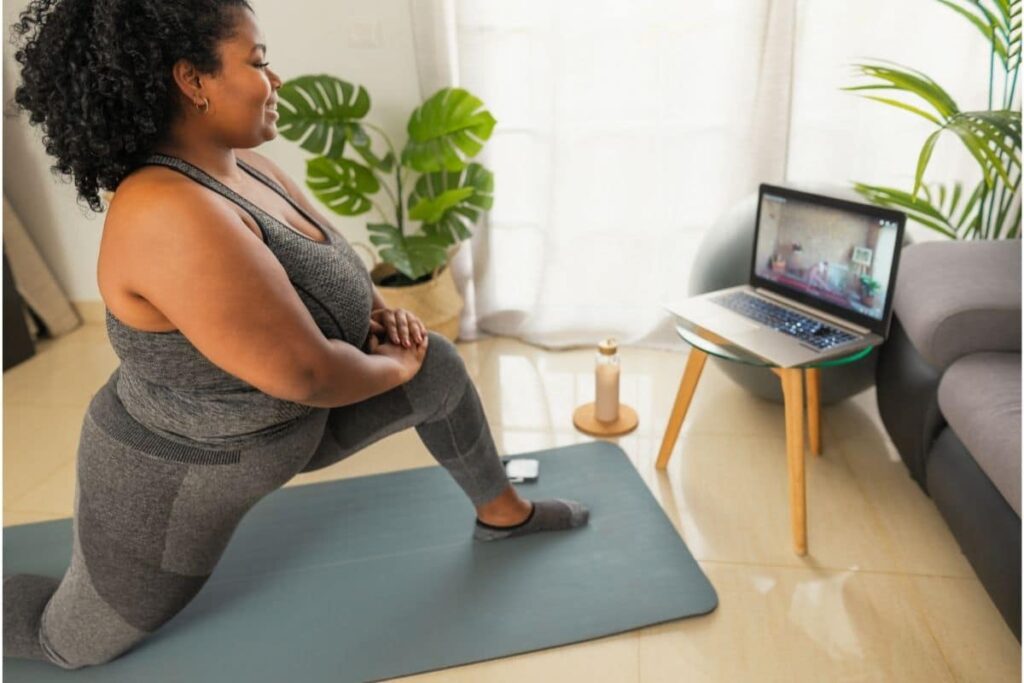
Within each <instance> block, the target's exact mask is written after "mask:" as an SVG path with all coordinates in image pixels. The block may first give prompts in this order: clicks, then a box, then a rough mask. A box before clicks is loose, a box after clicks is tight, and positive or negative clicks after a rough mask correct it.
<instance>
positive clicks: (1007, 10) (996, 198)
mask: <svg viewBox="0 0 1024 683" xmlns="http://www.w3.org/2000/svg"><path fill="white" fill-rule="evenodd" d="M938 2H940V3H942V4H943V5H945V6H946V7H948V8H949V9H952V10H953V11H955V12H957V14H959V15H960V16H961V17H963V18H964V19H965V20H966V21H969V22H970V23H971V24H972V25H973V26H974V27H975V28H977V29H978V30H979V31H980V32H981V33H982V35H984V36H985V39H986V40H987V41H988V43H989V47H990V50H989V68H988V108H987V109H981V110H974V111H964V110H962V109H961V108H960V106H959V105H958V104H957V103H956V101H955V100H954V99H953V97H952V96H951V95H950V94H949V93H948V92H947V91H946V90H945V89H943V88H942V87H941V86H940V85H939V84H938V83H936V82H935V81H934V80H932V79H931V78H929V77H928V76H926V75H925V74H923V73H921V72H920V71H917V70H915V69H909V68H906V67H903V66H900V65H897V64H892V63H890V62H877V63H872V64H856V65H854V68H855V69H856V70H857V72H858V73H859V75H861V76H863V77H866V78H867V79H869V82H868V83H865V84H862V85H855V86H851V87H847V88H844V90H851V91H856V92H859V93H865V94H864V96H865V97H867V98H869V99H872V100H876V101H878V102H882V103H883V104H886V105H890V106H893V107H898V108H899V109H902V110H903V111H906V112H909V113H911V114H914V115H915V116H920V117H922V118H924V119H927V120H928V121H929V122H931V123H932V124H933V125H934V126H935V130H934V131H933V132H932V133H931V134H930V135H929V136H928V137H927V138H926V139H925V141H924V144H923V145H922V147H921V152H920V154H919V155H918V159H917V170H916V173H915V175H914V187H913V189H911V190H910V191H909V192H908V191H907V190H904V189H899V188H892V187H881V186H878V185H869V184H866V183H855V184H854V188H855V189H856V190H857V191H858V192H860V193H861V194H862V195H863V196H864V197H866V198H867V199H869V200H870V201H873V202H875V203H876V204H880V205H882V206H889V207H893V208H896V209H900V210H902V211H905V212H906V213H907V216H908V217H909V218H911V219H913V220H914V221H916V222H917V223H920V224H921V225H923V226H925V227H928V228H931V229H933V230H935V231H937V232H939V233H942V234H943V235H945V236H947V237H950V238H954V239H957V238H959V239H972V238H978V239H998V238H1002V237H1005V238H1014V237H1016V238H1019V237H1020V228H1019V226H1020V217H1021V216H1020V207H1021V204H1020V176H1021V160H1020V151H1021V144H1020V136H1021V118H1020V108H1019V106H1018V107H1017V108H1016V109H1014V104H1015V102H1016V100H1015V97H1014V96H1015V94H1016V91H1017V75H1018V72H1019V71H1020V50H1021V0H938ZM895 96H900V97H901V99H896V98H895ZM943 134H946V135H953V136H955V137H956V138H957V139H959V141H960V142H961V143H962V144H963V146H964V148H965V149H966V150H967V152H968V153H969V154H970V155H971V156H972V157H973V158H974V160H975V161H976V162H977V164H978V169H979V170H980V172H981V178H980V180H979V181H978V182H977V184H976V185H974V186H973V187H968V188H965V187H964V186H963V185H962V184H961V183H958V182H957V183H945V184H942V183H925V182H924V174H925V170H926V169H927V167H928V163H929V161H930V160H931V157H932V152H933V150H934V149H935V145H936V143H937V142H938V141H939V138H940V137H942V136H943Z"/></svg>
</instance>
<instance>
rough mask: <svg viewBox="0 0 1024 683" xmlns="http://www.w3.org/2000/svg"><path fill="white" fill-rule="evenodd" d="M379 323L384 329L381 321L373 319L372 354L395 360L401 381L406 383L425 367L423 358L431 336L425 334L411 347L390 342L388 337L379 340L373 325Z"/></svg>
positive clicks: (425, 355)
mask: <svg viewBox="0 0 1024 683" xmlns="http://www.w3.org/2000/svg"><path fill="white" fill-rule="evenodd" d="M374 324H376V325H379V326H380V327H381V329H382V330H383V326H382V325H380V323H375V322H373V321H371V325H370V328H371V334H370V336H369V338H368V340H367V345H368V348H369V352H370V354H371V355H376V356H386V357H387V358H390V359H391V360H393V361H394V362H395V363H396V364H397V365H398V366H399V371H400V376H401V378H402V381H401V383H402V384H405V383H406V382H408V381H409V380H411V379H412V378H413V377H415V376H416V373H417V372H419V371H420V368H421V367H423V359H424V358H426V357H427V344H428V343H429V341H430V337H428V336H427V335H423V336H422V338H421V340H420V341H419V342H418V343H417V344H415V345H414V346H413V347H411V348H408V349H407V348H405V347H403V346H398V345H396V344H392V343H390V342H389V341H388V340H387V338H385V340H384V341H379V340H378V339H377V335H376V334H374V333H373V332H372V329H373V325H374Z"/></svg>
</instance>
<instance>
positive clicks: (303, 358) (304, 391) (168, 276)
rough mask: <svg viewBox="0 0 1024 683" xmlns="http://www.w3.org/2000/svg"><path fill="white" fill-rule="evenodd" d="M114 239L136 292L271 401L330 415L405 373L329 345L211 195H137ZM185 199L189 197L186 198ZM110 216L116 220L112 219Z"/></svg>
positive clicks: (247, 234) (283, 277)
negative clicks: (309, 407)
mask: <svg viewBox="0 0 1024 683" xmlns="http://www.w3.org/2000/svg"><path fill="white" fill-rule="evenodd" d="M137 191H139V192H143V191H145V192H146V196H145V197H144V198H143V199H144V201H134V202H130V203H125V202H122V204H121V206H120V207H119V210H120V212H121V214H122V215H121V216H119V217H118V221H117V223H118V224H119V225H122V226H131V229H130V231H129V230H125V231H124V232H123V233H122V234H121V235H119V236H118V238H117V239H118V241H119V248H118V251H119V253H121V254H125V255H128V256H130V257H129V258H124V259H123V267H124V268H125V269H126V271H127V272H126V273H125V275H126V276H127V281H128V283H129V284H130V286H131V288H132V290H133V291H134V292H136V293H137V294H139V295H140V296H142V297H144V298H145V299H146V300H148V301H149V302H150V303H151V304H152V305H154V306H155V307H156V308H157V309H158V310H159V311H160V312H161V313H163V314H164V315H165V316H166V317H167V318H168V319H169V320H170V321H171V322H172V323H174V325H175V326H176V327H177V328H178V329H179V330H180V331H181V333H182V334H183V335H185V337H186V338H187V339H188V340H189V341H190V342H192V344H193V345H194V346H195V347H196V348H197V349H198V350H199V351H200V353H202V354H203V355H204V356H205V357H206V358H207V359H209V360H210V362H212V363H213V364H214V365H216V366H217V367H219V368H221V369H222V370H224V371H225V372H228V373H229V374H231V375H234V376H235V377H238V378H239V379H241V380H243V381H245V382H247V383H249V384H251V385H252V386H254V387H256V388H257V389H259V390H260V391H263V392H264V393H266V394H269V395H271V396H274V397H277V398H280V399H284V400H288V401H294V402H296V403H302V404H304V405H312V406H317V407H334V406H341V405H348V404H351V403H357V402H359V401H363V400H365V399H367V398H370V397H371V396H375V395H377V394H381V393H384V392H385V391H388V390H390V389H392V388H393V387H395V386H398V385H399V384H401V383H402V382H403V381H405V377H404V376H403V375H404V373H403V368H402V366H401V364H399V363H397V362H395V360H394V359H392V358H389V357H387V356H381V355H367V354H365V353H363V352H362V351H361V350H359V349H357V348H355V347H354V346H352V345H350V344H347V343H345V342H342V341H340V340H332V339H327V338H326V337H325V336H324V335H323V333H322V332H321V331H320V329H319V328H318V327H317V325H316V322H315V321H314V320H313V318H312V316H311V315H310V313H309V310H308V309H307V308H306V306H305V304H304V303H303V302H302V300H301V299H300V298H299V296H298V294H297V293H296V292H295V289H294V287H293V286H292V284H291V282H290V281H289V279H288V275H287V273H286V272H285V270H284V268H283V267H282V266H281V264H280V262H279V261H278V260H277V259H276V258H275V257H274V255H273V254H272V253H271V252H270V251H269V250H268V249H267V248H266V246H265V245H264V244H263V243H262V242H260V240H259V239H258V238H257V237H256V236H255V235H254V234H253V233H252V232H251V231H250V230H249V229H248V228H247V227H246V225H245V224H244V223H243V222H242V220H241V218H240V217H239V216H238V214H237V213H235V212H234V211H232V210H231V209H230V207H228V206H225V205H223V203H222V202H219V201H218V200H217V199H216V198H213V197H209V196H207V195H206V193H203V192H198V191H187V190H184V189H183V187H182V186H181V185H175V186H174V189H173V190H168V189H167V188H161V187H155V188H152V189H150V188H146V190H143V189H142V188H139V190H137ZM184 195H187V196H184ZM114 210H115V209H114V207H113V206H112V207H111V211H114Z"/></svg>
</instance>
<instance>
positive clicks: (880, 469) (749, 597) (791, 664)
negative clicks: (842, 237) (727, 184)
mask: <svg viewBox="0 0 1024 683" xmlns="http://www.w3.org/2000/svg"><path fill="white" fill-rule="evenodd" d="M459 349H460V353H461V354H462V356H463V358H464V359H465V361H466V364H467V367H468V368H469V371H470V373H471V374H472V376H473V379H474V381H475V382H476V385H477V388H478V390H479V391H480V394H481V396H482V398H483V401H484V406H485V410H486V412H487V415H488V419H489V421H490V423H491V425H492V431H493V433H494V437H495V439H496V441H497V443H498V447H499V450H500V451H501V452H502V453H503V454H504V453H508V454H511V453H518V452H525V451H530V450H537V449H542V448H548V447H551V446H557V445H563V444H572V443H579V442H583V441H588V440H590V437H588V436H585V435H583V434H580V433H578V432H576V431H575V430H574V429H573V426H572V411H573V408H574V407H575V406H577V405H579V404H581V403H585V402H587V401H590V400H593V391H594V390H593V375H592V365H591V364H592V362H593V356H592V352H591V351H589V350H574V351H563V352H552V351H546V350H542V349H537V348H534V347H531V346H528V345H525V344H522V343H519V342H516V341H513V340H508V339H487V340H483V341H479V342H475V343H465V344H460V345H459ZM621 354H622V360H623V368H624V374H623V378H622V388H621V393H622V400H623V402H625V403H628V404H629V405H632V406H633V407H634V408H636V410H637V412H638V413H639V415H640V426H639V428H638V429H637V431H636V432H634V433H633V434H630V435H628V436H625V437H622V438H620V439H618V440H617V443H618V444H619V445H620V446H621V447H622V448H623V449H624V450H625V451H626V453H627V454H628V455H629V457H630V458H631V460H632V461H633V463H634V464H635V465H636V468H637V470H638V471H639V473H640V475H641V477H642V478H643V480H644V481H645V482H646V483H647V485H648V486H649V487H650V490H651V492H652V494H653V495H654V496H655V498H656V499H657V500H658V501H659V502H660V503H661V505H662V506H663V508H664V509H665V511H666V513H667V514H668V516H669V518H670V519H671V520H672V523H673V524H674V525H675V526H676V528H677V529H678V530H679V533H680V534H681V535H682V537H683V539H684V540H685V541H686V543H687V545H688V546H689V548H690V550H691V551H692V552H693V554H694V556H695V557H696V558H697V560H698V561H699V562H700V564H701V566H702V567H703V569H704V571H705V572H706V573H707V575H708V576H709V577H710V579H711V581H712V583H713V584H714V585H715V587H716V589H717V591H718V595H719V599H720V606H719V608H718V610H717V611H715V612H714V613H712V614H711V615H709V616H706V617H699V618H694V619H687V620H683V621H678V622H674V623H669V624H663V625H660V626H654V627H649V628H644V629H640V630H639V631H633V632H630V633H625V634H621V635H617V636H612V637H608V638H602V639H599V640H595V641H590V642H586V643H581V644H577V645H572V646H569V647H562V648H555V649H551V650H546V651H543V652H537V653H532V654H526V655H520V656H516V657H510V658H506V659H502V660H497V661H491V662H485V663H481V664H475V665H469V666H465V667H461V668H458V669H451V670H445V671H441V672H436V673H432V674H425V675H421V676H414V677H410V678H408V679H403V680H410V681H467V682H468V681H474V682H476V681H488V682H490V681H510V682H511V681H524V680H532V681H556V680H558V681H561V680H566V681H614V682H616V683H618V682H620V681H622V682H628V681H637V682H643V683H661V682H665V683H670V682H676V681H683V680H686V681H787V682H789V681H840V680H842V681H901V682H908V681H927V682H929V683H931V682H933V681H1018V680H1020V678H1021V665H1020V661H1021V660H1020V655H1021V650H1020V646H1019V644H1018V643H1017V641H1016V639H1015V638H1014V637H1013V635H1012V633H1011V632H1010V631H1009V629H1008V628H1007V627H1006V626H1005V624H1004V623H1003V621H1002V619H1001V618H1000V617H999V614H998V613H997V611H996V609H995V608H994V607H993V606H992V604H991V602H990V601H989V599H988V596H987V595H986V593H985V591H984V589H983V588H982V587H981V585H980V584H979V582H978V580H977V578H976V577H975V575H974V573H973V571H972V570H971V567H970V566H969V565H968V563H967V562H966V561H965V560H964V558H963V556H962V555H961V553H960V551H959V549H958V547H957V544H956V542H955V540H954V539H953V537H952V536H951V535H950V533H949V531H948V529H947V528H946V526H945V524H944V523H943V521H942V519H941V517H940V515H939V513H938V512H937V510H936V509H935V507H934V505H933V504H932V502H931V500H930V499H929V498H928V497H927V496H925V495H924V494H923V493H922V492H921V491H920V489H918V488H917V486H916V485H915V484H914V483H913V482H912V481H911V480H910V478H909V477H908V476H907V472H906V469H905V467H904V466H903V464H902V462H901V461H900V460H899V456H898V455H897V454H896V453H895V451H894V449H893V447H892V445H891V444H890V443H889V441H888V439H887V437H886V435H885V432H884V430H883V428H882V427H881V423H880V420H879V417H878V414H877V410H876V408H875V399H874V393H873V392H872V391H867V392H864V393H863V394H860V395H858V396H856V397H854V398H853V399H851V400H849V401H846V402H844V403H842V404H840V405H836V406H832V407H828V408H826V409H825V410H824V412H823V437H824V444H825V454H824V456H823V457H822V458H820V459H811V458H810V457H808V471H807V486H808V494H807V500H808V515H809V532H808V533H809V542H810V553H809V555H808V556H807V557H805V558H800V557H797V556H795V555H794V554H793V553H792V552H791V551H790V538H789V521H788V516H787V514H788V513H787V493H786V470H785V457H784V441H783V416H782V409H781V407H780V406H778V405H776V404H773V403H769V402H765V401H762V400H759V399H756V398H753V397H751V396H750V395H748V394H747V393H746V392H745V391H744V390H742V389H740V388H738V387H736V386H735V385H733V384H732V383H731V382H730V381H729V380H728V379H727V378H726V377H725V375H724V374H722V373H721V372H720V371H719V370H718V369H717V367H715V366H714V365H713V364H712V363H709V364H708V366H707V368H706V369H705V373H704V377H703V378H702V380H701V385H700V387H699V388H698V390H697V394H696V397H695V399H694V403H693V406H692V407H691V410H690V415H689V416H688V417H687V421H686V423H685V425H684V427H683V432H682V434H681V436H680V439H679V442H678V444H677V445H676V448H675V452H674V454H673V457H672V460H671V462H670V463H669V467H668V470H667V471H666V472H657V471H656V470H655V469H654V460H655V456H656V454H657V450H658V446H659V444H660V441H661V435H662V432H663V431H664V429H665V426H666V423H667V422H668V415H669V411H670V409H671V405H672V400H673V398H674V396H675V391H676V388H677V385H678V381H679V377H680V374H681V373H682V370H683V366H684V364H685V360H686V356H685V351H684V350H683V349H682V348H680V351H679V352H678V353H669V352H662V351H651V350H641V349H628V348H627V349H623V350H622V352H621ZM116 364H117V358H116V357H115V356H114V353H113V351H112V350H111V348H110V346H109V344H108V342H107V338H106V334H105V331H104V329H103V327H102V326H100V325H86V326H84V327H82V328H80V329H78V330H76V331H75V332H73V333H72V334H70V335H68V336H66V337H64V338H62V339H60V340H57V341H55V342H49V343H46V344H44V346H43V347H42V348H41V350H40V353H39V354H38V355H37V356H36V357H35V358H33V359H32V360H30V361H28V362H26V363H24V364H22V365H19V366H18V367H16V368H13V369H11V370H10V371H8V372H7V373H4V376H3V379H4V382H3V392H4V401H3V406H4V411H3V425H4V432H3V456H4V457H3V473H4V508H3V509H4V517H3V523H4V524H5V525H10V524H23V523H27V522H33V521H41V520H47V519H54V518H59V517H65V516H68V515H70V514H71V505H72V497H73V492H74V458H75V447H76V443H77V439H78V433H79V429H80V427H81V420H82V417H83V415H84V413H85V409H86V406H87V405H88V402H89V399H90V398H91V396H92V395H93V393H94V392H95V391H96V390H97V389H98V388H99V387H100V386H101V385H102V384H103V382H104V381H105V380H106V378H107V377H108V376H109V374H110V372H111V371H112V370H113V369H114V367H116ZM433 464H434V461H433V459H432V458H431V457H430V455H429V454H428V453H427V451H426V449H425V448H424V447H423V445H422V444H421V443H420V441H419V439H418V437H417V436H416V434H415V432H414V431H412V430H408V431H406V432H403V433H400V434H397V435H395V436H392V437H390V438H388V439H385V440H383V441H381V442H379V443H377V444H374V445H373V446H371V447H369V448H367V449H366V450H365V451H364V452H362V453H360V454H357V455H356V456H354V457H352V458H350V459H348V460H346V461H343V462H341V463H339V464H338V465H336V466H334V467H331V468H328V469H326V470H321V471H319V472H315V473H311V474H308V475H302V476H299V477H296V479H295V480H293V481H292V482H291V484H289V485H301V484H304V483H309V482H313V481H322V480H325V479H334V478H343V477H351V476H358V475H364V474H371V473H378V472H387V471H393V470H400V469H405V468H411V467H422V466H427V465H433Z"/></svg>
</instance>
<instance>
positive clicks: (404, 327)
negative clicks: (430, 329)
mask: <svg viewBox="0 0 1024 683" xmlns="http://www.w3.org/2000/svg"><path fill="white" fill-rule="evenodd" d="M370 334H371V335H373V336H378V335H379V336H381V337H383V338H385V339H388V340H389V341H390V342H391V343H392V344H394V345H395V346H402V347H404V348H407V349H410V348H413V347H414V346H417V345H419V344H420V343H421V342H422V341H423V340H424V339H426V338H427V328H426V326H425V325H424V324H423V323H422V322H420V319H419V318H417V317H416V316H415V315H413V314H412V313H410V312H409V311H407V310H405V309H404V308H378V309H377V310H375V311H372V312H371V313H370Z"/></svg>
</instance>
